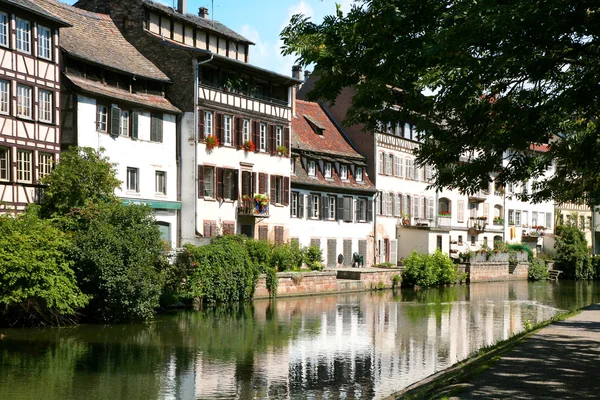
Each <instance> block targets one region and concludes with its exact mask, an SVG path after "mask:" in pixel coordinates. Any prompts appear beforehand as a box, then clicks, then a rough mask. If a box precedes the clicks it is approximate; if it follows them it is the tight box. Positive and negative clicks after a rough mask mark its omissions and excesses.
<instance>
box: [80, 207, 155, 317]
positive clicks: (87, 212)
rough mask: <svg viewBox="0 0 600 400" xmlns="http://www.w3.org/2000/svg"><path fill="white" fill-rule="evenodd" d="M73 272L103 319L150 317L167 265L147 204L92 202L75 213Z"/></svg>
mask: <svg viewBox="0 0 600 400" xmlns="http://www.w3.org/2000/svg"><path fill="white" fill-rule="evenodd" d="M73 237H74V243H75V251H74V259H75V271H76V275H77V281H78V283H79V286H80V288H81V289H82V291H83V292H84V293H85V294H88V295H90V296H91V297H92V300H91V301H90V304H89V306H88V310H89V311H90V316H91V317H93V318H95V319H97V320H99V321H102V322H114V321H129V320H138V319H146V318H149V317H151V316H152V315H153V314H154V310H155V309H156V308H157V307H158V306H159V296H160V293H161V290H162V286H163V275H162V273H161V270H162V269H163V268H164V266H165V264H166V259H165V257H164V253H163V245H162V242H161V240H160V232H159V230H158V227H157V226H156V224H155V223H154V215H153V214H152V210H151V209H150V208H149V207H147V206H136V205H130V206H124V205H122V204H120V203H112V204H100V205H91V206H89V207H86V208H84V209H81V210H79V211H78V212H77V218H76V225H75V230H74V232H73Z"/></svg>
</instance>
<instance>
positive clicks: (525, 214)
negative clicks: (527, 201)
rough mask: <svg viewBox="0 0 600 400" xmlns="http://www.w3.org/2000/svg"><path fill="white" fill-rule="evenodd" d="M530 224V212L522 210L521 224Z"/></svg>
mask: <svg viewBox="0 0 600 400" xmlns="http://www.w3.org/2000/svg"><path fill="white" fill-rule="evenodd" d="M528 224H529V218H528V212H527V211H521V224H520V225H524V226H527V225H528Z"/></svg>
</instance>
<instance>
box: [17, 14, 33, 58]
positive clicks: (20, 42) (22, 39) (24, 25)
mask: <svg viewBox="0 0 600 400" xmlns="http://www.w3.org/2000/svg"><path fill="white" fill-rule="evenodd" d="M17 50H19V51H23V52H25V53H30V52H31V23H30V22H29V21H26V20H24V19H21V18H17Z"/></svg>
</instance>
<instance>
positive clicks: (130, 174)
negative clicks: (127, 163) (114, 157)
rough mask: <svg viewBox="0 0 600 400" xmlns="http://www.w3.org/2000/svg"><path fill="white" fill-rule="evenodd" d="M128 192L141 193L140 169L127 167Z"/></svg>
mask: <svg viewBox="0 0 600 400" xmlns="http://www.w3.org/2000/svg"><path fill="white" fill-rule="evenodd" d="M127 191H128V192H135V193H139V192H140V169H139V168H135V167H127Z"/></svg>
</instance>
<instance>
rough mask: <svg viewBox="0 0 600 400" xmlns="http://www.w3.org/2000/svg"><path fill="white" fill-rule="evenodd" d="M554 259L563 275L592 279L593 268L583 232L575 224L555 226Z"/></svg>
mask: <svg viewBox="0 0 600 400" xmlns="http://www.w3.org/2000/svg"><path fill="white" fill-rule="evenodd" d="M554 247H555V248H556V257H555V261H556V264H557V266H558V268H559V269H560V270H562V271H563V273H564V274H565V277H567V278H574V279H593V278H594V269H593V267H592V259H591V256H590V250H589V248H588V244H587V241H586V240H585V234H584V233H583V232H582V231H580V230H579V229H577V227H575V226H570V225H559V226H557V227H556V242H555V244H554Z"/></svg>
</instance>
